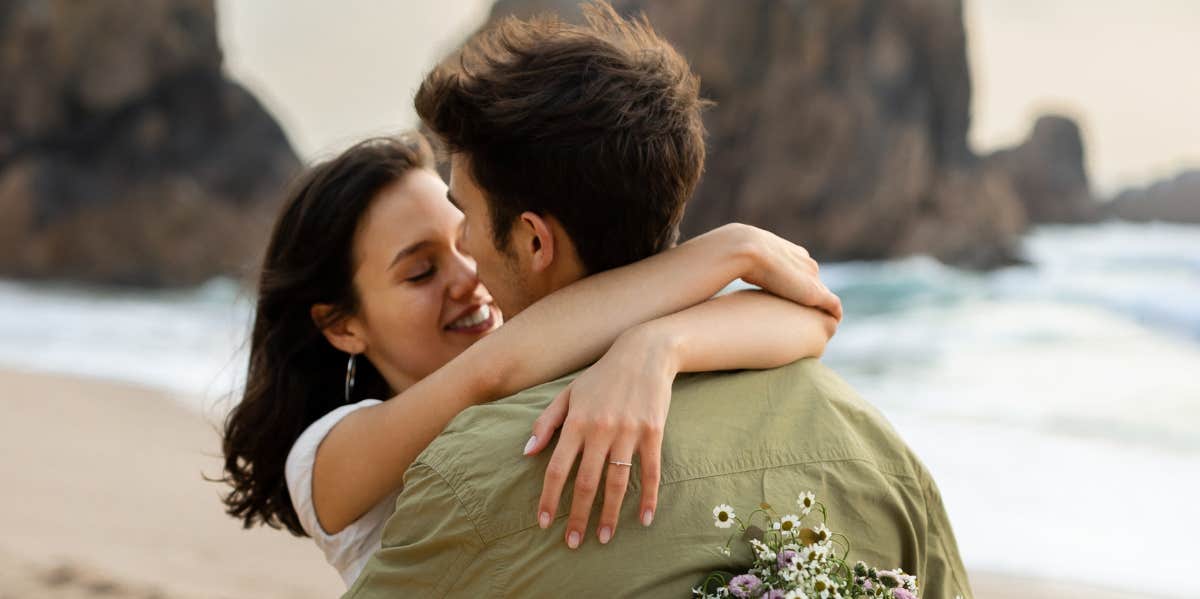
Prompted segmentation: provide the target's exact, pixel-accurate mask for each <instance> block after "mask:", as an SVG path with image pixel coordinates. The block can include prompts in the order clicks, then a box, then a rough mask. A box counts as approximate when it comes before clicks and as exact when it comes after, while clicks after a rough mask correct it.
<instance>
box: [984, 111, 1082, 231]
mask: <svg viewBox="0 0 1200 599" xmlns="http://www.w3.org/2000/svg"><path fill="white" fill-rule="evenodd" d="M987 161H988V162H989V163H991V164H994V165H995V166H996V167H998V168H999V169H1001V170H1003V171H1004V172H1006V173H1008V176H1009V178H1010V179H1011V181H1012V185H1013V190H1014V191H1015V192H1016V193H1017V197H1019V198H1020V199H1021V203H1022V204H1023V205H1024V206H1025V214H1026V215H1027V216H1028V217H1029V220H1030V221H1031V222H1035V223H1078V222H1085V221H1089V220H1094V219H1095V218H1096V216H1097V204H1096V201H1095V200H1094V199H1093V197H1092V193H1091V190H1090V189H1089V188H1088V176H1087V171H1086V168H1085V166H1084V151H1083V138H1082V137H1081V136H1080V134H1079V126H1078V125H1077V124H1075V121H1073V120H1071V119H1070V118H1067V117H1064V116H1057V115H1051V116H1043V117H1040V118H1039V119H1038V120H1037V122H1036V123H1035V124H1034V126H1033V132H1032V133H1030V135H1029V139H1027V140H1026V141H1025V142H1024V143H1022V144H1021V145H1019V146H1017V147H1015V148H1011V149H1008V150H1001V151H999V152H996V153H994V154H992V155H991V156H989V157H988V158H987Z"/></svg>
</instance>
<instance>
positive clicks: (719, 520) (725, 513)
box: [713, 503, 737, 528]
mask: <svg viewBox="0 0 1200 599" xmlns="http://www.w3.org/2000/svg"><path fill="white" fill-rule="evenodd" d="M736 517H737V514H735V513H733V508H732V507H730V506H728V505H725V504H724V503H722V504H721V505H718V506H717V507H715V508H713V523H714V524H716V525H717V528H729V527H730V526H733V519H734V518H736Z"/></svg>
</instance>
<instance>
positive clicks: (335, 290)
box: [224, 134, 840, 584]
mask: <svg viewBox="0 0 1200 599" xmlns="http://www.w3.org/2000/svg"><path fill="white" fill-rule="evenodd" d="M432 167H433V158H432V154H431V152H430V150H429V146H428V144H427V143H426V142H425V141H424V139H423V138H421V137H420V136H419V135H416V134H412V135H407V136H404V137H401V138H398V139H374V140H368V141H366V142H363V143H360V144H358V145H356V146H354V147H352V148H350V149H348V150H347V151H346V152H344V153H343V154H341V155H340V156H338V157H337V158H334V159H333V160H330V161H328V162H325V163H323V164H319V165H317V166H315V167H314V168H312V169H311V170H310V171H309V172H308V173H307V174H306V176H305V177H304V178H303V180H302V181H301V182H300V185H299V186H298V187H297V189H296V190H295V191H294V193H293V194H292V195H291V197H290V198H289V199H288V200H287V202H286V203H285V205H284V206H283V210H282V213H281V214H280V217H279V219H278V221H277V223H276V225H275V229H274V231H273V233H272V236H271V240H270V244H269V246H268V249H267V254H266V258H265V260H264V264H263V270H262V274H261V279H260V282H259V289H258V305H257V309H256V313H255V321H254V327H253V332H252V335H251V340H250V365H249V371H248V377H247V382H246V390H245V393H244V395H243V398H242V401H241V402H240V403H239V405H238V406H237V407H236V408H234V410H233V411H232V412H231V413H230V415H229V418H228V420H227V422H226V426H225V438H224V452H225V480H226V482H228V483H229V484H230V485H231V486H232V487H233V489H232V491H231V492H230V493H229V494H228V495H227V496H226V497H225V498H224V502H225V504H226V506H227V511H228V513H229V514H230V515H232V516H235V517H237V518H240V519H241V520H242V521H243V522H244V524H245V525H246V526H247V527H249V526H252V525H254V524H256V523H265V524H267V525H270V526H273V527H279V526H283V527H286V528H287V529H288V530H290V531H291V532H292V533H294V534H297V535H305V534H307V535H310V536H312V537H313V539H314V540H315V541H316V542H317V544H318V546H320V547H321V549H322V550H323V551H324V552H325V555H326V559H327V560H328V561H329V562H330V564H331V565H333V566H334V567H335V568H337V569H338V571H339V573H340V574H341V575H342V577H343V579H344V580H345V581H346V582H347V584H350V583H352V582H353V581H354V579H355V578H356V577H357V575H358V573H359V572H360V571H361V569H362V567H363V565H364V564H365V562H366V560H367V559H368V558H369V557H370V555H371V554H372V553H373V552H374V551H375V549H377V548H378V546H379V542H380V541H379V538H380V533H381V531H382V527H383V524H384V522H385V521H386V520H387V518H388V517H390V516H391V512H392V506H393V505H394V499H395V496H396V494H397V493H399V491H400V487H401V484H402V477H403V474H404V471H405V469H406V468H407V467H408V466H409V465H410V464H411V463H412V462H413V460H414V459H415V458H416V457H417V455H418V454H419V453H420V452H421V451H422V450H423V449H424V448H425V447H426V446H427V445H428V444H429V443H430V441H432V440H433V438H434V437H436V436H437V434H438V433H439V432H440V431H441V430H442V429H443V427H444V426H445V425H446V424H447V423H448V422H449V421H450V420H451V419H452V418H453V417H454V416H455V415H456V414H457V413H458V412H460V411H461V410H463V409H465V408H467V407H469V406H471V405H474V404H477V403H481V402H486V401H490V400H493V399H497V398H499V397H503V396H506V395H509V394H511V393H514V392H516V391H519V390H521V389H524V388H528V387H531V386H534V385H536V384H539V383H542V382H546V381H549V380H552V379H554V378H557V377H559V376H562V375H564V374H567V373H569V372H572V371H574V370H577V369H579V368H582V367H584V366H585V365H587V364H588V363H590V362H592V361H595V360H596V359H597V358H599V357H600V356H601V354H603V353H604V352H605V351H606V350H607V352H608V353H607V354H605V355H604V357H603V358H602V359H601V360H600V361H598V362H596V364H594V365H593V366H592V367H591V368H590V369H589V370H588V371H586V372H584V373H583V374H582V375H581V376H580V377H579V378H577V379H576V380H575V381H574V383H572V385H571V386H570V387H568V391H567V392H564V393H563V394H562V395H560V397H559V398H558V399H556V400H555V401H554V402H553V403H552V404H551V406H550V407H548V408H547V410H546V411H545V413H544V414H543V415H542V417H541V418H539V419H538V422H537V423H536V424H535V425H534V430H533V433H534V435H533V437H532V438H531V439H530V442H529V444H528V445H527V446H526V447H525V448H524V450H525V453H527V454H532V453H536V452H538V451H540V450H541V449H542V448H543V447H545V446H546V445H547V444H548V443H549V441H550V438H551V436H552V434H553V432H554V431H555V430H556V429H557V428H558V427H559V426H561V425H563V424H564V423H566V424H567V427H566V428H564V431H565V430H568V429H569V430H570V431H571V434H572V435H575V436H576V437H579V436H582V437H587V436H589V435H590V434H591V432H593V431H594V430H596V429H598V428H599V427H601V426H605V427H607V426H617V427H618V428H619V430H624V431H627V433H628V434H626V435H623V436H622V435H619V436H617V437H614V439H615V440H614V441H613V442H614V443H616V442H622V443H630V442H633V441H632V439H633V438H634V437H636V438H638V439H641V441H640V442H638V443H637V446H638V451H639V453H640V460H641V471H642V474H643V496H642V506H641V509H639V511H638V513H639V514H642V515H643V518H642V520H643V522H642V523H643V524H644V525H649V524H650V521H651V520H652V519H653V510H654V509H655V507H656V506H655V496H656V493H657V485H658V478H657V476H658V475H657V461H658V454H659V449H660V444H661V436H660V435H661V427H662V424H663V423H664V422H665V420H666V411H667V406H668V404H669V401H670V385H671V381H672V380H673V378H674V375H675V373H676V372H682V371H696V370H716V369H725V368H768V367H774V366H779V365H782V364H786V363H788V362H791V361H794V360H796V359H799V358H801V357H805V356H816V355H819V354H820V353H821V352H822V351H823V349H824V346H825V343H826V342H827V341H828V339H829V337H830V336H831V335H832V333H833V329H834V327H835V326H836V320H835V317H834V316H830V315H829V314H826V313H823V312H820V311H817V310H814V309H811V308H805V307H802V306H800V305H798V304H794V303H791V302H789V301H784V300H781V299H779V298H776V297H772V296H768V295H767V294H762V293H738V294H732V295H731V296H728V297H721V298H718V299H714V300H712V301H706V300H708V299H709V298H710V297H712V296H713V294H714V293H715V292H717V291H718V290H720V289H721V288H722V287H724V286H725V285H726V284H728V283H730V282H731V281H733V280H734V279H737V278H739V277H741V278H743V279H745V280H747V281H750V282H752V283H758V284H761V285H762V286H763V287H764V288H765V289H767V290H768V291H772V292H774V293H776V294H778V295H780V296H784V297H787V298H789V299H792V300H797V301H801V302H807V303H813V304H824V305H825V306H827V308H828V309H829V311H830V312H832V313H835V314H836V316H837V317H840V304H839V303H838V301H837V299H836V297H835V296H833V295H832V294H831V293H829V292H828V290H827V289H825V288H824V286H822V285H820V283H819V281H818V280H817V278H816V276H815V273H816V265H815V262H812V260H811V259H810V258H808V255H807V253H806V252H804V250H803V249H802V248H799V247H797V246H794V245H792V244H790V243H788V242H786V241H783V240H781V239H779V238H778V237H775V236H773V235H770V234H768V233H765V232H762V231H759V230H757V229H752V228H750V227H745V226H729V227H723V228H721V229H718V230H715V231H713V232H710V233H708V234H706V235H703V236H701V237H698V238H696V239H694V240H692V241H689V242H687V243H685V244H682V245H681V246H679V247H677V248H673V249H671V250H669V251H666V252H663V253H662V254H660V255H657V256H653V257H651V258H649V259H646V260H643V261H641V262H639V263H636V264H633V265H630V266H626V267H623V268H619V269H615V270H612V271H608V272H605V273H600V274H597V275H594V276H591V277H588V278H586V279H584V280H582V281H579V282H577V283H575V284H572V285H570V286H568V287H567V288H564V289H562V290H559V291H558V292H555V293H553V294H551V295H550V296H548V297H546V298H545V299H543V300H542V301H540V302H538V303H537V304H535V305H533V306H531V307H530V308H528V309H526V310H525V311H523V312H522V314H521V316H520V317H519V318H517V319H515V320H514V321H513V322H512V323H509V324H508V325H507V326H504V327H500V324H501V321H502V317H501V315H500V312H499V310H498V309H496V307H495V306H493V305H492V303H491V298H490V297H489V296H488V293H487V290H486V289H484V288H483V286H482V285H481V284H480V283H479V280H478V278H477V277H476V274H475V265H474V263H473V261H472V260H471V259H470V258H469V257H467V256H465V255H463V254H462V253H461V252H460V251H459V249H458V247H457V240H458V236H459V227H460V224H461V222H462V214H461V213H460V212H458V210H457V209H456V208H454V206H453V205H451V204H450V203H449V202H448V201H447V199H446V186H445V184H444V183H442V181H441V179H440V178H439V177H438V176H437V174H436V172H434V171H433V170H432ZM646 288H654V289H660V290H669V293H654V294H641V293H637V292H636V290H638V289H646ZM697 304H699V305H697ZM693 306H695V307H693ZM743 320H748V321H749V322H759V323H768V326H762V327H760V328H761V330H758V329H754V328H747V327H746V325H745V324H744V323H743V322H742V321H743ZM681 331H683V332H692V333H696V334H695V335H692V336H689V341H688V343H686V344H685V345H682V346H681V345H679V341H680V340H681V339H682V338H683V337H682V335H681V333H680V332H681ZM610 348H611V349H610ZM347 355H349V356H350V357H349V363H347ZM647 364H657V365H662V366H661V367H659V368H653V369H652V368H648V367H647ZM364 398H366V399H364ZM388 398H390V399H388ZM379 399H386V401H382V402H381V401H379ZM531 424H532V423H531ZM646 431H651V432H652V433H653V432H655V431H657V432H658V433H659V436H657V437H655V435H654V434H649V435H646V434H643V433H645V432H646ZM565 434H566V433H564V435H565ZM575 440H578V439H577V438H576V439H575ZM521 449H522V448H513V450H514V451H521ZM556 457H559V456H556ZM566 457H567V458H569V459H570V460H571V461H572V462H573V461H574V458H575V455H574V454H571V455H568V456H566ZM547 481H548V484H547V490H546V495H545V496H544V498H543V506H541V508H540V509H539V510H538V513H537V515H536V516H533V517H535V518H537V521H538V523H539V524H540V525H541V526H542V527H543V528H545V527H547V526H548V525H549V523H550V522H551V521H552V520H553V519H554V518H555V516H556V514H555V512H556V507H557V504H558V501H557V491H558V490H559V489H560V488H561V482H562V481H557V482H555V481H553V480H551V479H550V478H549V477H548V479H547ZM622 495H623V492H622ZM587 505H588V506H590V505H591V502H590V500H589V501H588V502H587ZM532 507H533V506H531V508H532ZM619 507H620V503H619V501H606V502H605V509H604V513H603V514H602V516H601V520H600V523H599V530H598V532H597V534H598V536H599V538H600V540H601V542H608V541H609V540H610V539H611V538H612V535H613V533H614V532H615V529H616V513H617V510H618V509H619ZM533 513H534V512H533V511H532V510H531V514H533ZM583 525H586V522H584V524H583ZM583 525H581V526H579V527H578V528H579V530H573V531H571V532H569V533H568V538H567V541H568V545H569V546H571V547H572V548H573V547H577V546H578V545H579V543H580V542H581V541H582V538H583V530H582V526H583Z"/></svg>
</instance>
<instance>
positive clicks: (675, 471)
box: [344, 359, 972, 599]
mask: <svg viewBox="0 0 1200 599" xmlns="http://www.w3.org/2000/svg"><path fill="white" fill-rule="evenodd" d="M570 380H571V377H564V378H563V379H559V380H557V381H553V382H550V383H547V384H544V385H541V386H538V387H534V388H532V389H529V390H526V391H524V392H521V393H518V394H517V395H514V396H512V397H508V398H505V399H502V400H500V401H496V402H493V403H489V404H484V405H480V406H476V407H472V408H470V409H468V410H466V411H464V412H463V413H462V414H460V415H459V416H458V417H457V418H455V419H454V421H452V422H451V423H450V425H449V426H448V427H447V428H446V430H445V431H444V432H443V433H442V434H441V436H439V437H438V438H437V439H436V440H435V441H434V442H433V443H432V444H431V445H430V446H429V448H428V449H426V450H425V452H424V453H423V454H421V456H420V457H419V458H418V459H417V461H416V462H415V463H414V464H413V465H412V467H411V468H410V469H409V471H408V473H407V474H406V476H405V479H404V491H403V493H401V495H400V498H399V499H398V500H397V502H396V512H395V514H394V515H393V516H392V518H391V520H389V521H388V523H387V526H386V528H385V529H384V532H383V544H382V548H381V549H380V550H379V552H378V553H376V554H375V556H374V557H372V558H371V561H370V562H368V564H367V566H366V569H365V570H364V571H363V574H362V575H361V576H360V577H359V579H358V580H357V581H356V582H355V584H354V586H353V587H351V589H350V590H349V591H348V592H347V593H346V595H345V596H344V597H351V598H360V599H361V598H370V599H373V598H382V597H446V596H453V597H467V596H471V597H572V596H574V597H592V596H601V595H605V596H621V597H625V596H638V597H689V596H690V589H691V588H692V587H693V586H695V585H697V584H699V583H700V582H701V580H702V578H703V577H704V576H705V575H706V574H707V573H709V572H711V571H713V570H736V569H739V568H740V569H743V570H744V569H745V568H746V567H748V566H749V564H750V561H751V557H750V554H749V551H748V549H746V548H745V543H741V542H735V543H734V552H733V555H732V556H731V557H727V556H725V555H723V554H722V553H721V552H720V551H719V548H720V547H721V546H723V545H724V544H725V541H726V540H727V539H728V538H729V532H730V531H728V530H721V529H718V528H716V527H715V526H714V525H713V517H712V510H713V507H714V506H715V505H717V504H722V503H727V504H730V505H732V506H733V507H734V508H735V510H737V511H738V512H739V513H742V514H747V513H748V512H750V511H751V510H753V509H754V508H755V507H756V506H758V505H759V504H760V503H762V502H768V503H771V504H773V505H774V506H777V510H779V511H780V512H781V513H782V514H789V513H795V512H797V511H798V510H797V509H795V507H796V503H795V501H796V497H797V495H798V494H799V493H800V492H802V491H813V492H814V493H816V495H817V499H818V501H821V502H823V503H824V504H825V505H826V506H827V507H828V509H829V522H828V524H829V527H830V529H832V530H833V531H834V532H835V533H842V534H845V535H846V536H848V537H849V539H850V543H851V552H850V557H849V561H850V562H851V563H853V561H854V560H856V559H862V560H864V561H866V562H867V563H869V564H871V565H873V566H876V567H879V568H893V567H902V568H903V569H904V570H905V571H907V572H909V573H911V574H916V575H917V576H918V579H919V581H920V583H921V587H922V592H921V596H922V597H926V598H930V599H938V598H942V597H946V598H953V597H955V596H957V595H961V596H962V597H964V598H965V599H970V598H971V596H972V595H971V589H970V586H969V583H968V581H967V576H966V573H965V571H964V569H963V565H962V561H961V559H960V558H959V555H958V548H957V546H956V543H955V540H954V533H953V532H952V531H951V528H950V521H949V520H948V519H947V517H946V511H945V509H944V508H943V506H942V501H941V497H940V495H939V493H938V489H937V486H936V485H934V482H933V479H932V478H931V477H930V476H929V473H928V472H927V471H926V470H925V467H924V466H923V465H922V464H921V462H920V461H919V460H918V459H917V457H916V456H915V455H913V453H912V451H911V450H910V449H909V448H908V446H907V445H905V443H904V442H903V441H902V440H901V439H900V437H899V436H898V435H897V434H896V433H895V431H893V430H892V428H891V426H890V425H889V424H888V423H887V422H886V421H885V420H884V418H883V417H882V416H881V415H880V414H879V413H878V412H877V411H876V410H875V409H874V408H873V407H871V406H870V405H868V404H867V403H866V402H864V401H863V400H862V399H860V398H859V397H858V396H857V395H855V393H854V391H853V390H852V389H850V387H849V386H848V385H847V384H846V383H845V382H843V381H842V379H840V378H839V377H838V376H837V375H835V374H834V373H833V372H832V371H831V370H829V369H828V368H826V367H825V366H823V365H822V364H821V363H820V362H818V361H816V360H812V359H809V360H801V361H799V362H796V363H793V364H790V365H788V366H784V367H782V368H777V369H774V370H765V371H742V372H735V373H705V374H697V375H685V376H680V377H679V378H678V380H677V381H676V383H675V386H674V392H673V396H672V402H671V413H670V416H669V417H668V420H667V425H666V434H665V438H664V440H663V448H662V483H661V488H660V492H659V503H658V512H657V514H656V516H655V520H654V523H653V525H651V526H650V527H649V528H644V527H642V525H641V524H640V523H639V518H638V514H637V513H636V512H637V508H638V495H639V494H640V488H639V486H638V484H637V480H638V473H637V471H636V468H637V467H638V466H637V464H636V461H635V465H634V469H635V470H634V472H633V473H632V476H631V489H630V492H629V496H628V497H627V499H626V501H625V503H624V506H623V508H622V514H621V521H620V526H619V527H618V529H617V532H616V534H615V536H614V537H613V540H612V541H611V542H610V543H609V544H608V545H601V544H600V543H599V542H597V541H596V540H595V535H594V534H593V533H592V532H589V535H588V537H587V538H586V540H585V541H584V544H583V546H582V547H580V548H579V549H578V550H575V551H571V550H569V549H567V547H566V544H565V543H564V542H563V537H564V534H565V523H566V514H567V513H568V511H569V501H570V498H571V496H572V494H571V492H570V491H571V490H570V488H569V487H568V489H567V490H566V491H565V492H564V493H563V502H562V506H561V507H560V509H559V511H558V514H559V515H558V517H557V519H556V521H555V522H554V524H553V525H552V526H551V527H550V529H549V530H542V529H540V528H539V527H538V526H537V518H536V512H537V505H538V499H539V497H540V495H541V491H542V481H543V476H544V474H545V470H546V464H547V463H548V461H549V458H550V456H551V454H552V451H551V450H552V447H551V448H547V449H546V450H543V452H542V453H541V454H540V455H539V456H536V457H525V456H523V455H522V454H521V450H522V448H523V447H524V445H525V441H526V440H527V439H528V438H529V432H530V428H531V425H532V423H533V420H534V419H535V418H536V417H537V416H538V414H540V413H541V411H542V409H543V408H545V407H546V406H547V405H548V404H549V403H550V401H551V400H552V399H553V398H554V396H555V395H556V394H557V393H558V392H559V391H560V390H562V389H563V387H564V386H565V385H567V384H568V383H569V382H570ZM598 507H599V501H598V502H597V506H595V509H594V511H593V516H592V519H591V521H590V523H589V526H590V527H591V528H593V529H594V528H595V522H596V518H597V515H598V513H599V511H598ZM814 514H815V512H814ZM806 521H807V520H806Z"/></svg>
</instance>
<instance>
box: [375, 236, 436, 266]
mask: <svg viewBox="0 0 1200 599" xmlns="http://www.w3.org/2000/svg"><path fill="white" fill-rule="evenodd" d="M427 245H429V241H428V240H425V241H418V242H416V243H414V244H412V245H410V246H408V247H406V248H404V249H402V250H400V251H398V252H396V256H395V257H394V258H392V261H391V263H389V264H388V265H387V268H386V269H384V270H391V269H392V267H393V266H395V265H396V263H397V262H399V261H401V260H403V259H405V258H407V257H409V256H411V255H413V254H415V253H417V252H419V251H421V248H423V247H425V246H427Z"/></svg>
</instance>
